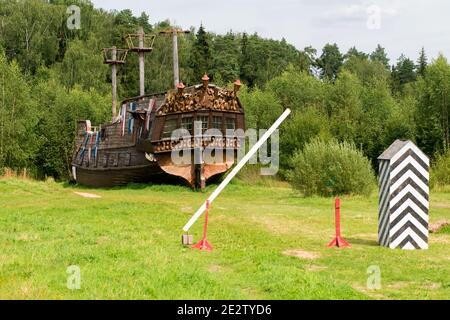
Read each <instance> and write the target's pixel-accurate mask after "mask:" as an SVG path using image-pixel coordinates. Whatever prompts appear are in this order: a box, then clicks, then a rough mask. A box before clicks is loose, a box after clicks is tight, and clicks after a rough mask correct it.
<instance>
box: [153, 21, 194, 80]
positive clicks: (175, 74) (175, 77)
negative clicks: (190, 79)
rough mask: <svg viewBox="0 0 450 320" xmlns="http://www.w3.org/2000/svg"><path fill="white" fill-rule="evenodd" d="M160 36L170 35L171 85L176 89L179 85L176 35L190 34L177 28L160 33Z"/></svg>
mask: <svg viewBox="0 0 450 320" xmlns="http://www.w3.org/2000/svg"><path fill="white" fill-rule="evenodd" d="M159 33H160V34H165V35H172V49H173V85H174V87H175V88H176V87H177V85H178V83H180V69H179V64H178V34H179V33H180V34H185V33H190V31H189V30H182V29H177V28H172V29H167V30H164V31H160V32H159Z"/></svg>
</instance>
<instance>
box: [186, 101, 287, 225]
mask: <svg viewBox="0 0 450 320" xmlns="http://www.w3.org/2000/svg"><path fill="white" fill-rule="evenodd" d="M290 113H291V110H290V109H286V110H285V111H284V112H283V114H282V115H281V116H280V117H279V118H278V119H277V121H275V123H274V124H273V125H272V126H271V127H270V129H269V130H267V131H266V132H265V133H264V135H263V136H262V137H261V139H259V141H258V142H257V143H256V144H255V145H254V146H253V147H252V148H251V149H250V151H249V152H248V153H247V154H246V155H245V156H244V157H243V158H242V159H241V161H239V163H238V164H237V165H236V167H234V168H233V170H232V171H231V172H230V173H229V174H228V175H227V176H226V178H225V179H224V180H223V181H222V183H221V184H220V185H219V186H218V187H217V188H216V190H214V192H213V193H212V194H211V195H210V196H209V198H208V199H207V201H209V204H211V203H212V202H213V201H214V199H215V198H216V197H217V196H218V195H219V194H220V192H222V190H223V189H224V188H225V187H226V186H227V184H228V183H229V182H230V181H231V179H233V178H234V176H235V175H236V174H237V173H238V172H239V170H241V169H242V167H243V166H244V165H245V163H246V162H247V161H248V160H250V158H251V157H252V156H253V155H254V154H255V153H256V151H258V149H259V148H261V146H262V145H263V144H264V142H266V140H267V139H269V137H270V136H271V135H272V133H273V132H274V131H275V130H276V129H277V128H278V127H279V126H280V124H281V123H282V122H283V121H284V120H285V119H286V118H287V116H288V115H289V114H290ZM205 209H206V201H205V202H204V203H203V204H202V205H201V207H200V208H199V209H198V210H197V212H196V213H195V214H194V215H193V216H192V218H191V219H190V220H189V221H188V223H186V225H185V226H184V227H183V231H185V232H187V231H188V230H189V229H190V228H191V226H192V225H193V224H194V223H195V221H197V219H198V218H199V217H200V216H201V215H202V214H203V212H205Z"/></svg>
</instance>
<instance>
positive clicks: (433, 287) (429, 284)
mask: <svg viewBox="0 0 450 320" xmlns="http://www.w3.org/2000/svg"><path fill="white" fill-rule="evenodd" d="M422 287H423V288H424V289H427V290H438V289H440V288H441V284H440V283H436V282H427V283H425V284H424V285H423V286H422Z"/></svg>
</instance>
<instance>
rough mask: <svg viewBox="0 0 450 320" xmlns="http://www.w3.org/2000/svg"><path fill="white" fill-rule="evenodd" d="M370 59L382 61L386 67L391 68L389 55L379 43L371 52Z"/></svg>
mask: <svg viewBox="0 0 450 320" xmlns="http://www.w3.org/2000/svg"><path fill="white" fill-rule="evenodd" d="M370 60H372V61H378V62H380V63H381V64H382V65H383V66H384V67H385V68H386V69H388V70H389V59H388V57H387V54H386V50H385V49H384V48H383V47H382V46H380V45H377V47H376V48H375V51H373V52H372V53H371V54H370Z"/></svg>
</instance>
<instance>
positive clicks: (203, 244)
mask: <svg viewBox="0 0 450 320" xmlns="http://www.w3.org/2000/svg"><path fill="white" fill-rule="evenodd" d="M208 211H209V200H206V210H205V225H204V226H203V238H202V240H200V241H199V242H197V244H196V245H195V246H193V248H195V249H198V250H206V251H211V250H212V246H211V245H210V244H209V242H208V241H206V233H207V231H208Z"/></svg>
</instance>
